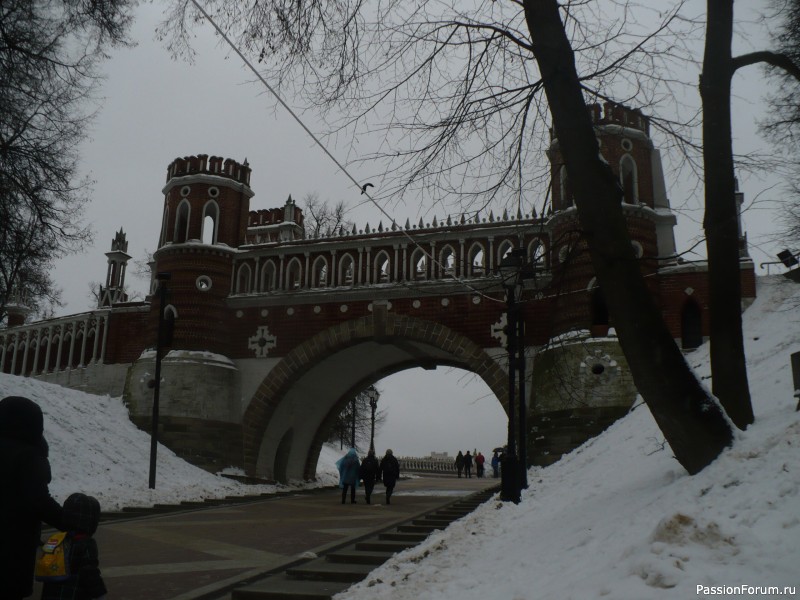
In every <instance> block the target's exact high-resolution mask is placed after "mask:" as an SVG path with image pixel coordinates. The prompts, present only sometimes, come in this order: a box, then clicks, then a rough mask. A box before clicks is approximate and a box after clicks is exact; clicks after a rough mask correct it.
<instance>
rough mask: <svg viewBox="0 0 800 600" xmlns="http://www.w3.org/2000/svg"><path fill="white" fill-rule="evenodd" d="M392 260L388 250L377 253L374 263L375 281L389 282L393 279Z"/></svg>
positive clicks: (373, 276) (373, 278) (373, 273)
mask: <svg viewBox="0 0 800 600" xmlns="http://www.w3.org/2000/svg"><path fill="white" fill-rule="evenodd" d="M392 279H393V278H392V261H391V258H390V257H389V253H388V252H386V250H381V251H380V252H378V254H376V255H375V262H374V263H373V265H372V281H373V283H389V282H390V281H392Z"/></svg>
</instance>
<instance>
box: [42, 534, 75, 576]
mask: <svg viewBox="0 0 800 600" xmlns="http://www.w3.org/2000/svg"><path fill="white" fill-rule="evenodd" d="M70 545H71V538H69V537H67V532H65V531H59V532H58V533H54V534H53V535H51V536H50V537H49V538H48V539H47V541H46V542H45V543H44V544H42V546H41V547H40V548H39V553H38V557H37V558H36V570H35V572H34V576H35V579H36V581H43V582H48V581H65V580H67V579H69V578H70V577H71V575H70V572H69V550H70Z"/></svg>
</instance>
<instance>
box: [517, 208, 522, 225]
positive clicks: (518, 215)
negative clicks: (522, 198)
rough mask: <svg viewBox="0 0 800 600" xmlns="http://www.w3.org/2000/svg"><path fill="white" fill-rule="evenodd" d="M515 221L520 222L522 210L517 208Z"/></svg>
mask: <svg viewBox="0 0 800 600" xmlns="http://www.w3.org/2000/svg"><path fill="white" fill-rule="evenodd" d="M517 221H522V209H521V208H520V207H519V206H518V207H517Z"/></svg>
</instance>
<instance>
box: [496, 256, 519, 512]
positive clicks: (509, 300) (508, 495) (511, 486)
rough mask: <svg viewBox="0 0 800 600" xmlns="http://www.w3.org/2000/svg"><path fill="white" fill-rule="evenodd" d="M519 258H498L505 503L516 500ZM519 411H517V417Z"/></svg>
mask: <svg viewBox="0 0 800 600" xmlns="http://www.w3.org/2000/svg"><path fill="white" fill-rule="evenodd" d="M521 266H522V258H521V257H520V256H519V254H517V253H516V252H510V253H508V254H506V255H505V256H504V257H503V259H502V260H501V261H500V276H501V277H502V278H503V287H504V288H505V291H506V319H507V325H506V343H507V346H508V444H507V447H506V451H505V453H504V454H503V459H502V462H501V467H500V468H501V471H500V497H501V499H502V500H505V501H508V502H515V503H516V502H519V500H520V482H519V471H520V466H519V462H518V460H517V451H516V446H515V443H514V441H515V440H514V429H515V427H514V410H515V409H514V404H515V402H514V395H515V391H516V372H517V362H518V361H517V332H518V326H517V302H516V293H517V280H518V276H519V270H520V267H521ZM522 418H523V414H522V413H520V419H522Z"/></svg>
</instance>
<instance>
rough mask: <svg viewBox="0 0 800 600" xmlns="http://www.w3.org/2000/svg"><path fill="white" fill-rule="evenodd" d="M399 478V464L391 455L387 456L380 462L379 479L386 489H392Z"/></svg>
mask: <svg viewBox="0 0 800 600" xmlns="http://www.w3.org/2000/svg"><path fill="white" fill-rule="evenodd" d="M399 477H400V463H398V462H397V459H396V458H395V457H394V455H393V454H387V455H386V456H384V457H383V459H382V460H381V468H380V479H381V480H382V481H383V485H385V486H386V487H394V484H395V483H397V479H398V478H399Z"/></svg>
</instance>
